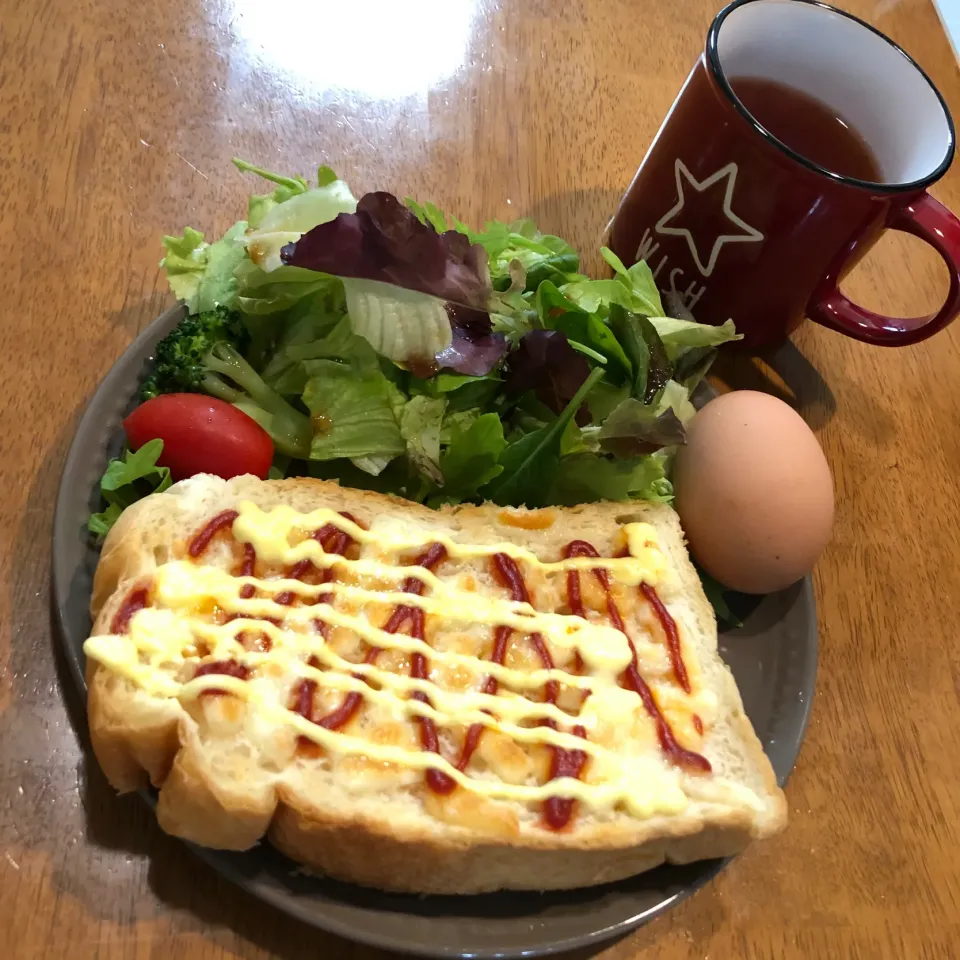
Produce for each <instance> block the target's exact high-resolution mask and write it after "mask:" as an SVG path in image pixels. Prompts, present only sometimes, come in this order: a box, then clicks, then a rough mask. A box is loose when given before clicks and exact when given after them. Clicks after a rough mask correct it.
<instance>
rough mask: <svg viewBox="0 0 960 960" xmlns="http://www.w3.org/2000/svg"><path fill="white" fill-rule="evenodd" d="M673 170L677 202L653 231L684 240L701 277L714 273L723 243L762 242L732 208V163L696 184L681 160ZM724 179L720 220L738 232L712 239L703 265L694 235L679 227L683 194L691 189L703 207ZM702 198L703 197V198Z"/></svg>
mask: <svg viewBox="0 0 960 960" xmlns="http://www.w3.org/2000/svg"><path fill="white" fill-rule="evenodd" d="M674 169H675V171H676V175H677V202H676V204H675V205H674V206H673V207H672V208H671V209H670V210H668V211H667V212H666V213H665V214H664V215H663V216H662V217H661V218H660V220H659V221H658V222H657V225H656V228H655V229H656V231H657V233H663V234H667V235H669V236H675V237H686V240H687V246H689V247H690V253H691V254H692V255H693V260H694V262H695V263H696V265H697V269H698V270H699V271H700V273H702V274H703V276H705V277H709V276H710V274H711V273H713V268H714V267H715V266H716V265H717V257H718V256H719V255H720V251H721V250H722V249H723V245H724V244H725V243H755V242H756V241H758V240H762V239H763V234H762V233H761V232H760V231H759V230H755V229H754V228H753V227H751V226H750V224H749V223H746V222H745V221H743V220H741V219H740V217H738V216H737V215H736V214H735V213H734V212H733V210H732V208H731V202H732V201H733V188H734V185H735V184H736V180H737V165H736V164H735V163H728V164H727V165H726V166H725V167H721V168H720V169H719V170H718V171H717V172H716V173H714V174H712V175H711V176H709V177H707V179H706V180H704V181H702V182H698V181H697V179H696V177H694V176H693V175H692V174H691V173H690V171H689V170H688V169H687V168H686V167H685V166H684V164H683V161H682V160H680V159H678V160H677V161H676V164H675V167H674ZM724 179H726V187H725V189H724V191H723V207H722V216H723V218H724V219H725V220H726V221H727V222H728V223H729V224H730V226H731V227H737V228H739V229H738V230H737V232H729V233H721V234H718V235H717V236H716V237H714V239H713V243H712V245H711V246H710V247H709V255H708V256H707V258H706V261H704V258H703V257H702V256H701V255H700V252H701V250H700V248H698V247H697V241H696V240H694V238H693V234H692V233H691V232H690V230H689V229H687V228H686V227H684V226H680V225H679V223H680V222H681V215H682V214H683V210H684V206H685V205H686V203H687V199H688V197H687V195H685V194H684V189H685V186H689V187H690V188H692V190H693V192H694V193H696V194H697V201H696V202H698V203H703V202H704V200H705V199H707V197H711V196H713V195H714V194H715V193H716V190H711V188H712V187H717V188H719V185H720V183H721V181H723V180H724ZM704 195H706V197H705V196H704ZM671 220H673V221H674V224H675V225H674V226H668V224H669V223H670V221H671ZM702 249H703V250H704V252H706V251H707V249H708V248H707V247H706V245H704V246H703V248H702Z"/></svg>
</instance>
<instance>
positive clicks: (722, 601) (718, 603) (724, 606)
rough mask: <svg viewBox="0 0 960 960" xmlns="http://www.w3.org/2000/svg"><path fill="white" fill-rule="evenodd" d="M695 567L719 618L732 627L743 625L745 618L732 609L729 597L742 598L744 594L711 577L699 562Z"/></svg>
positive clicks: (705, 592)
mask: <svg viewBox="0 0 960 960" xmlns="http://www.w3.org/2000/svg"><path fill="white" fill-rule="evenodd" d="M694 567H696V570H697V573H698V574H699V576H700V584H701V586H702V587H703V592H704V594H705V595H706V597H707V600H709V601H710V606H711V607H713V612H714V613H715V614H716V617H717V620H719V621H720V622H721V623H724V624H726V625H727V626H730V627H742V626H743V620H741V619H740V617H738V616H737V614H735V613H734V612H733V611H732V610H731V609H730V604H729V602H728V599H727V598H728V597H736V598H738V599H742V597H743V594H738V593H737V592H736V591H735V590H731V589H730V588H729V587H725V586H724V585H723V584H722V583H720V582H719V581H718V580H715V579H714V578H713V577H711V576H710V574H709V573H707V571H706V570H704V569H703V567H701V566H699V565H698V564H696V563H695V564H694Z"/></svg>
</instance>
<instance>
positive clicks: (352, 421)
mask: <svg viewBox="0 0 960 960" xmlns="http://www.w3.org/2000/svg"><path fill="white" fill-rule="evenodd" d="M313 364H314V367H313V369H314V371H315V374H316V375H315V376H313V377H312V378H311V379H310V380H309V381H308V382H307V385H306V387H305V388H304V391H303V402H304V403H305V404H306V406H307V409H308V410H309V411H310V414H311V421H312V423H313V426H314V435H313V441H312V442H311V444H310V459H311V460H335V459H337V458H340V457H344V458H347V459H354V460H356V459H358V458H363V457H387V458H389V459H392V458H393V457H397V456H399V455H400V454H402V453H403V452H404V451H405V450H406V443H405V442H404V439H403V437H402V435H401V433H400V427H399V426H398V424H397V421H396V418H395V417H394V415H393V407H392V405H391V402H390V394H389V386H388V383H389V381H388V380H387V378H386V377H384V376H383V374H381V373H379V371H378V372H376V373H370V374H368V375H367V376H363V377H361V376H359V375H358V370H357V368H356V367H355V366H352V365H348V364H344V363H338V362H337V361H335V360H315V361H313ZM368 472H372V471H369V470H368Z"/></svg>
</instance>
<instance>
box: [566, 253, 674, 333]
mask: <svg viewBox="0 0 960 960" xmlns="http://www.w3.org/2000/svg"><path fill="white" fill-rule="evenodd" d="M600 253H601V254H603V258H604V260H606V261H607V263H609V264H610V266H611V267H613V269H614V273H615V277H614V278H613V279H612V280H589V279H580V280H576V281H574V282H573V283H568V284H565V285H564V286H563V287H561V288H560V291H561V293H563V295H564V296H566V297H567V298H568V299H570V300H572V301H573V302H574V303H576V304H577V305H578V306H579V307H580V308H581V309H582V310H585V311H586V312H587V313H596V312H597V311H598V310H601V309H602V308H604V309H606V308H609V307H610V305H611V304H614V303H616V304H619V305H620V306H621V307H623V308H624V309H626V310H630V311H631V312H633V313H639V314H643V315H644V316H660V315H661V314H662V313H663V304H662V302H661V300H660V292H659V291H658V290H657V284H656V281H655V280H654V279H653V273H652V272H651V270H650V267H649V266H647V263H646V261H644V260H640V261H638V262H637V263H635V264H634V265H633V266H632V267H630V268H629V269H628V268H627V267H625V266H624V265H623V262H622V261H621V260H620V258H619V257H618V256H617V255H616V254H615V253H614V252H613V251H612V250H609V249H608V248H607V247H601V248H600Z"/></svg>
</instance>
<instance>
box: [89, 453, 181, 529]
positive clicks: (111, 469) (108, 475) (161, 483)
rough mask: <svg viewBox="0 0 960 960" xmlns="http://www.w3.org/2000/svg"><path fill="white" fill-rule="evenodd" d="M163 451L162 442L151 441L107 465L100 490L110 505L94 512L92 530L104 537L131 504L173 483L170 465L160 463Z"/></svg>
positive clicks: (160, 491)
mask: <svg viewBox="0 0 960 960" xmlns="http://www.w3.org/2000/svg"><path fill="white" fill-rule="evenodd" d="M162 453H163V441H162V440H159V439H158V440H149V441H148V442H147V443H145V444H144V445H143V446H142V447H141V448H140V449H139V450H136V451H132V450H127V451H126V453H124V455H123V456H122V457H119V458H117V459H114V460H111V461H110V462H109V463H108V464H107V469H106V471H104V474H103V476H102V477H101V478H100V493H101V494H102V496H103V499H104V500H105V501H106V503H107V506H106V509H105V510H103V511H102V512H101V513H94V514H92V515H91V517H90V519H89V521H88V522H87V529H88V530H89V531H90V532H91V533H93V534H96V536H98V537H105V536H106V535H107V533H108V532H109V530H110V528H111V527H112V526H113V525H114V523H116V522H117V520H118V519H119V518H120V514H121V513H123V511H124V510H125V509H126V508H127V507H129V506H130V505H131V504H132V503H136V501H137V500H142V499H143V498H144V497H146V496H149V495H150V494H151V493H162V492H163V491H164V490H166V489H167V487H169V486H170V485H171V483H172V482H173V480H172V479H171V477H170V468H169V467H158V466H157V460H158V459H159V458H160V455H161V454H162Z"/></svg>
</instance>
